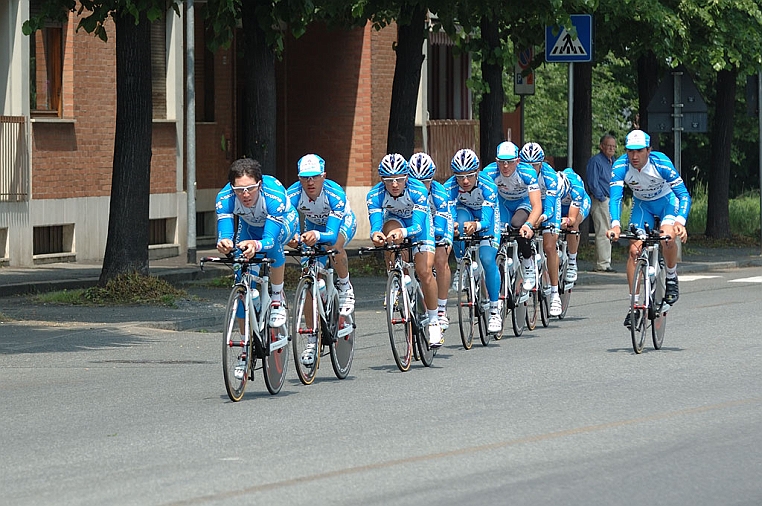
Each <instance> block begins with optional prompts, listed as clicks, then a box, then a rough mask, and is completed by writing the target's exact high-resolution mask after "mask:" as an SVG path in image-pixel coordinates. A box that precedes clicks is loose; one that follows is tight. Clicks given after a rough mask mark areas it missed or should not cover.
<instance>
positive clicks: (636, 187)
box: [607, 130, 691, 327]
mask: <svg viewBox="0 0 762 506" xmlns="http://www.w3.org/2000/svg"><path fill="white" fill-rule="evenodd" d="M624 147H625V150H626V151H627V152H626V153H625V154H624V155H622V156H620V157H619V158H618V159H617V160H616V161H615V162H614V165H613V167H612V168H611V201H610V207H609V210H610V212H611V228H610V229H609V230H608V232H607V235H608V236H609V237H610V238H611V240H613V241H617V240H619V235H620V234H621V233H622V227H621V223H620V221H619V219H620V217H621V213H622V209H621V207H622V193H623V192H624V185H625V184H627V186H629V187H630V190H632V213H631V215H630V224H631V225H635V227H636V228H637V229H639V230H645V227H646V225H648V227H649V228H651V229H653V227H654V223H655V221H654V218H659V221H660V229H659V230H660V233H661V235H666V236H669V240H667V241H663V242H662V252H663V254H664V262H665V264H666V271H667V286H666V289H665V293H664V302H666V303H667V304H669V305H670V306H672V305H673V304H675V302H677V300H678V298H679V297H680V291H679V289H678V285H677V245H676V244H675V239H678V238H679V239H680V240H681V241H682V242H685V240H686V239H687V238H688V232H687V231H686V230H685V222H686V221H687V219H688V212H689V211H690V209H691V196H690V194H689V193H688V189H687V188H686V187H685V184H684V183H683V180H682V178H681V177H680V174H679V173H678V172H677V170H675V166H674V165H672V162H671V161H670V159H669V158H667V156H666V155H665V154H664V153H660V152H658V151H651V136H650V135H648V134H647V133H645V132H643V131H642V130H633V131H632V132H630V133H629V134H627V137H626V138H625V146H624ZM640 247H641V243H640V241H630V256H629V258H627V281H628V284H629V286H632V277H633V276H634V274H635V261H636V259H637V258H638V255H639V254H640ZM624 325H625V326H626V327H629V326H630V325H631V318H630V313H629V312H628V313H627V317H626V318H625V320H624Z"/></svg>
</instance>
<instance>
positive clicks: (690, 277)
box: [677, 274, 721, 283]
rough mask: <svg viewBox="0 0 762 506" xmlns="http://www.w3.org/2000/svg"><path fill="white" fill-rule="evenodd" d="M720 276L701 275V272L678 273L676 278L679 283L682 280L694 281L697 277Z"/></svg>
mask: <svg viewBox="0 0 762 506" xmlns="http://www.w3.org/2000/svg"><path fill="white" fill-rule="evenodd" d="M719 277H721V276H710V275H703V274H683V275H678V276H677V280H678V281H680V282H681V283H682V282H683V281H696V280H699V279H710V278H719Z"/></svg>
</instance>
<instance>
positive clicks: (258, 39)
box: [241, 0, 277, 175]
mask: <svg viewBox="0 0 762 506" xmlns="http://www.w3.org/2000/svg"><path fill="white" fill-rule="evenodd" d="M261 2H262V0H247V1H245V2H242V3H241V4H242V5H241V22H242V26H243V36H244V55H245V58H244V63H243V64H244V65H245V67H246V93H245V99H244V100H245V103H246V106H245V115H246V116H245V118H244V121H243V124H244V129H245V133H244V139H245V143H246V145H245V146H244V152H245V153H246V156H247V157H249V158H253V159H255V160H257V161H259V163H261V164H262V172H263V173H265V174H271V175H276V172H277V170H276V169H277V167H276V154H277V150H276V137H275V131H276V118H277V116H276V85H275V53H274V52H273V50H272V48H271V47H270V46H269V45H268V44H267V41H266V39H265V32H264V30H263V29H262V27H261V26H259V20H258V18H257V7H258V5H259V4H260V3H261Z"/></svg>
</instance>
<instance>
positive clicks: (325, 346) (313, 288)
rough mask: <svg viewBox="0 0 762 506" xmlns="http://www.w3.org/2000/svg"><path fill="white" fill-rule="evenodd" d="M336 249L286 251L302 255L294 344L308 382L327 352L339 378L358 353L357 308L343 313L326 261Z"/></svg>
mask: <svg viewBox="0 0 762 506" xmlns="http://www.w3.org/2000/svg"><path fill="white" fill-rule="evenodd" d="M335 253H336V251H335V250H326V249H324V248H323V247H322V246H321V245H316V246H315V247H309V246H306V245H301V246H300V248H299V249H298V250H296V251H287V252H286V254H287V255H289V256H299V257H301V259H302V275H301V277H300V278H299V283H298V284H297V286H296V294H295V296H294V308H293V312H292V315H293V320H292V322H291V323H292V328H291V336H292V338H291V345H292V348H293V352H294V368H295V369H296V372H297V375H298V376H299V380H300V381H301V382H302V383H303V384H305V385H309V384H311V383H312V382H313V381H314V380H315V375H316V373H317V370H318V367H319V366H320V358H321V356H322V355H324V354H325V353H324V352H327V353H328V354H329V355H330V357H331V365H332V366H333V372H334V374H336V377H337V378H339V379H344V378H346V377H347V375H348V374H349V370H350V368H351V367H352V359H353V358H354V354H355V322H354V312H353V313H352V314H349V315H346V316H345V315H342V314H340V313H339V293H338V290H337V289H336V285H335V282H334V270H333V268H330V267H326V266H325V265H324V261H325V259H326V257H328V256H332V255H334V254H335Z"/></svg>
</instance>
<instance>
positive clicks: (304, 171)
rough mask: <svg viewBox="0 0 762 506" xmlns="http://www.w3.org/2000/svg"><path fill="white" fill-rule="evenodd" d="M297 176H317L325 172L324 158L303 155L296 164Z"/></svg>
mask: <svg viewBox="0 0 762 506" xmlns="http://www.w3.org/2000/svg"><path fill="white" fill-rule="evenodd" d="M296 166H297V167H298V169H299V173H298V174H299V177H310V176H319V175H321V174H323V172H325V160H323V159H322V158H320V157H319V156H318V155H304V156H303V157H301V158H300V159H299V162H298V163H297V164H296Z"/></svg>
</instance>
